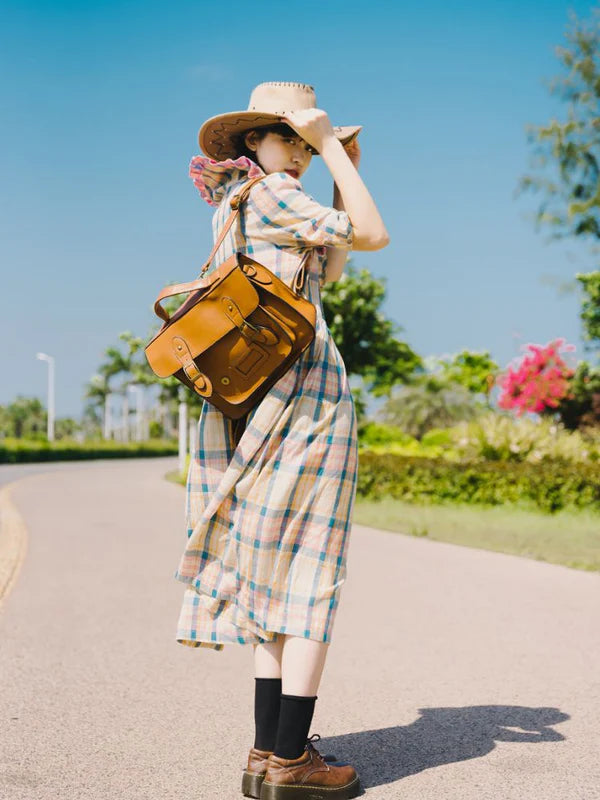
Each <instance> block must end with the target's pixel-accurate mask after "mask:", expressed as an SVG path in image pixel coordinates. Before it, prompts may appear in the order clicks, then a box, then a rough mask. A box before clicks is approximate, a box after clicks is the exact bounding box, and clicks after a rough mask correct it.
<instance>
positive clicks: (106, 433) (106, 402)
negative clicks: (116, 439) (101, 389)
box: [104, 392, 112, 439]
mask: <svg viewBox="0 0 600 800" xmlns="http://www.w3.org/2000/svg"><path fill="white" fill-rule="evenodd" d="M111 396H112V393H111V392H107V393H106V396H105V398H104V438H105V439H110V434H111V428H112V421H111V418H110V398H111Z"/></svg>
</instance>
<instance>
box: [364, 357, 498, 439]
mask: <svg viewBox="0 0 600 800" xmlns="http://www.w3.org/2000/svg"><path fill="white" fill-rule="evenodd" d="M424 365H425V368H426V370H427V372H426V373H425V374H423V375H417V376H416V377H415V378H414V379H413V381H412V383H411V385H409V386H405V387H402V388H401V389H400V390H399V391H398V392H397V393H394V395H393V396H391V397H389V398H388V400H387V401H386V402H385V404H384V405H383V407H382V408H381V409H380V412H379V415H380V417H381V419H382V421H383V422H385V423H387V424H388V425H395V426H396V427H398V428H401V429H402V430H403V431H404V432H405V433H408V434H410V435H411V436H414V437H415V438H417V439H420V438H422V436H423V435H424V434H425V433H427V431H429V430H431V429H432V428H446V427H449V426H452V425H454V424H456V423H457V422H462V421H463V420H470V419H474V418H475V417H477V416H479V415H480V414H481V413H483V412H484V411H486V410H489V407H490V404H489V393H490V391H491V388H492V386H493V383H494V379H495V375H496V374H497V372H498V366H497V364H496V363H495V362H494V361H492V360H491V359H490V358H489V354H488V353H487V352H485V353H470V352H469V351H467V350H463V351H462V352H461V353H458V354H456V355H454V356H452V357H451V358H450V359H446V358H436V357H435V356H433V357H429V358H427V359H425V362H424ZM480 398H481V399H480Z"/></svg>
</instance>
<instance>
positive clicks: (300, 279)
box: [157, 175, 312, 313]
mask: <svg viewBox="0 0 600 800" xmlns="http://www.w3.org/2000/svg"><path fill="white" fill-rule="evenodd" d="M264 177H265V176H264V175H259V176H258V177H257V178H252V179H251V180H249V181H247V182H246V183H245V184H244V185H243V186H242V188H241V189H240V190H239V191H238V192H236V194H235V195H234V196H233V197H232V198H231V200H230V201H229V205H230V206H231V209H232V211H231V213H230V214H229V217H228V218H227V220H226V222H225V224H224V225H223V230H222V231H221V233H220V235H219V238H218V239H217V241H216V242H215V245H214V247H213V249H212V251H211V254H210V255H209V257H208V259H207V260H206V261H205V263H204V265H203V266H202V269H201V270H200V274H199V275H198V278H201V277H202V276H203V275H204V273H205V272H206V270H207V269H208V268H209V266H210V263H211V261H212V260H213V258H214V257H215V253H216V252H217V250H218V249H219V247H220V246H221V242H222V241H223V239H224V238H225V236H226V235H227V232H228V230H229V229H230V228H231V226H232V225H233V223H234V221H235V218H236V217H237V215H238V214H239V210H240V206H241V205H242V203H243V202H245V201H246V200H247V199H248V195H249V194H250V189H252V187H253V186H254V184H255V183H258V181H261V180H262V179H263V178H264ZM311 252H312V251H311V250H307V252H306V253H305V254H304V257H303V258H302V261H301V262H300V265H299V266H298V269H297V270H296V274H295V275H294V280H293V281H292V288H293V289H294V291H296V292H297V293H298V294H300V293H301V292H302V290H303V288H304V283H305V281H306V269H305V267H306V264H307V263H308V261H309V259H310V256H311ZM157 313H158V312H157Z"/></svg>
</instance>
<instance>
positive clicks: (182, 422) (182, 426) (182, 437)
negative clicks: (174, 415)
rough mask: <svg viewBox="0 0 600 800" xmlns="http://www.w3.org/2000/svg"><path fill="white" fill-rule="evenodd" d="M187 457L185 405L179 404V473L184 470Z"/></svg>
mask: <svg viewBox="0 0 600 800" xmlns="http://www.w3.org/2000/svg"><path fill="white" fill-rule="evenodd" d="M186 456H187V405H186V404H185V403H184V402H181V403H179V472H183V470H184V469H185V458H186Z"/></svg>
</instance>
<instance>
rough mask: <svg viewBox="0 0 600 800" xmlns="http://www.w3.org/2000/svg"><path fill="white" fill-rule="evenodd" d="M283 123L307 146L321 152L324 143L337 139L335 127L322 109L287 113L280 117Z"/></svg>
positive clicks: (304, 109) (303, 109) (305, 109)
mask: <svg viewBox="0 0 600 800" xmlns="http://www.w3.org/2000/svg"><path fill="white" fill-rule="evenodd" d="M280 120H281V121H282V122H287V124H288V125H290V126H291V127H292V128H293V129H294V130H295V131H296V133H297V134H298V136H301V137H302V138H303V139H304V141H305V142H307V144H309V145H310V146H311V147H314V148H315V150H318V151H319V152H321V150H322V149H323V142H325V141H326V140H327V139H330V138H333V139H335V133H334V132H333V127H332V125H331V122H330V121H329V117H328V116H327V112H326V111H323V109H321V108H302V109H300V110H298V111H286V112H285V115H284V116H282V117H280Z"/></svg>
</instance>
